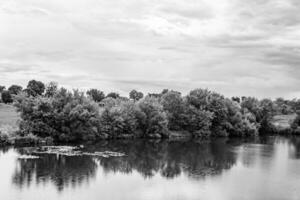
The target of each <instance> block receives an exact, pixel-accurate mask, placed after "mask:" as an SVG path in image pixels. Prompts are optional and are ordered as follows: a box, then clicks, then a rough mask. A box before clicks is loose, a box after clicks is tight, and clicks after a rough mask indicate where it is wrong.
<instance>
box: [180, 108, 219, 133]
mask: <svg viewBox="0 0 300 200" xmlns="http://www.w3.org/2000/svg"><path fill="white" fill-rule="evenodd" d="M212 119H213V113H212V112H210V111H205V110H201V109H197V108H196V107H194V106H188V107H187V110H186V115H185V120H184V121H185V123H186V126H185V130H187V131H189V132H191V133H192V135H193V137H195V138H198V137H209V136H211V125H212Z"/></svg>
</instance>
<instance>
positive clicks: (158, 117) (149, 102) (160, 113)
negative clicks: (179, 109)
mask: <svg viewBox="0 0 300 200" xmlns="http://www.w3.org/2000/svg"><path fill="white" fill-rule="evenodd" d="M138 106H139V108H140V110H141V112H142V113H143V115H144V117H143V119H142V120H141V121H140V123H141V127H142V130H143V134H144V136H145V137H157V138H160V137H167V136H168V120H167V115H166V113H165V111H164V110H163V106H162V105H161V104H160V103H159V101H158V99H157V98H154V97H146V98H144V99H143V100H141V101H140V102H139V103H138Z"/></svg>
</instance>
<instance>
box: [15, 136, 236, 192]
mask: <svg viewBox="0 0 300 200" xmlns="http://www.w3.org/2000/svg"><path fill="white" fill-rule="evenodd" d="M226 141H227V140H226V139H222V140H218V141H216V142H213V143H212V142H208V141H207V142H201V143H196V142H167V141H160V142H149V141H144V140H138V141H121V140H119V141H110V142H102V143H98V144H96V145H93V146H88V147H86V149H85V151H88V152H96V151H107V150H110V151H117V152H123V153H125V154H126V156H123V157H109V158H103V157H93V156H64V155H54V154H41V155H39V156H40V158H39V159H19V160H18V166H17V167H16V170H15V174H14V176H13V182H14V184H16V185H18V186H19V187H21V188H22V187H23V186H24V185H30V184H31V183H32V182H33V181H34V182H35V183H37V184H39V183H40V182H49V181H51V182H53V183H54V184H55V185H56V186H57V189H58V190H62V189H63V188H64V187H66V186H73V187H74V186H76V185H80V184H81V183H82V182H83V181H85V182H88V181H89V180H90V179H91V178H92V177H94V176H95V175H96V170H97V167H98V165H100V166H101V167H102V169H103V170H104V172H105V173H106V174H108V173H115V172H122V173H126V174H128V173H132V172H133V171H137V172H139V173H140V174H141V175H142V176H143V177H144V178H151V177H153V176H154V175H156V174H157V173H159V174H161V176H163V177H165V178H174V177H177V176H179V175H180V174H181V173H185V174H186V175H188V176H189V177H192V178H201V177H205V176H208V175H215V174H219V173H221V172H222V170H225V169H230V167H231V166H232V165H234V164H235V162H236V155H235V153H234V151H233V146H232V145H230V144H228V143H227V142H226ZM18 152H19V153H20V154H21V155H24V154H25V153H26V151H24V149H18Z"/></svg>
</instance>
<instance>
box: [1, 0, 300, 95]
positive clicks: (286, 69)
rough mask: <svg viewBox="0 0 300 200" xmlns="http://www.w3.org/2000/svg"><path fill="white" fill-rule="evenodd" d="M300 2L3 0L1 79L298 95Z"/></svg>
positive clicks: (106, 88) (4, 82)
mask: <svg viewBox="0 0 300 200" xmlns="http://www.w3.org/2000/svg"><path fill="white" fill-rule="evenodd" d="M299 10H300V1H299V0H49V1H42V0H0V85H7V86H9V85H10V84H13V83H17V84H21V85H26V83H27V82H28V80H30V79H38V80H41V81H43V82H48V81H56V82H58V83H59V84H60V85H62V86H65V87H68V88H77V87H79V88H82V89H86V88H91V87H93V88H94V87H95V88H99V89H101V90H104V91H105V92H109V91H117V92H119V93H121V94H125V93H128V91H130V90H131V89H137V90H141V91H143V92H156V91H161V90H162V89H163V88H171V89H175V90H179V91H181V92H183V93H184V94H185V93H187V92H188V91H189V90H190V89H193V88H209V89H211V90H216V91H218V92H221V93H223V94H224V95H225V96H233V95H246V96H258V97H260V98H261V97H278V96H283V97H287V98H293V97H297V98H299V97H300V87H299V85H300V65H299V64H300V56H299V55H300V12H299Z"/></svg>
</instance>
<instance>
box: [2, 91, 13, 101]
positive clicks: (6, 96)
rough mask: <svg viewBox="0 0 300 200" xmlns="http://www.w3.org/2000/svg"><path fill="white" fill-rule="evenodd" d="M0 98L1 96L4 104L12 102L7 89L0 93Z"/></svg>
mask: <svg viewBox="0 0 300 200" xmlns="http://www.w3.org/2000/svg"><path fill="white" fill-rule="evenodd" d="M1 98H2V101H3V103H5V104H8V103H12V102H13V99H12V96H11V94H10V92H9V91H8V90H4V91H3V92H2V93H1Z"/></svg>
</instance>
